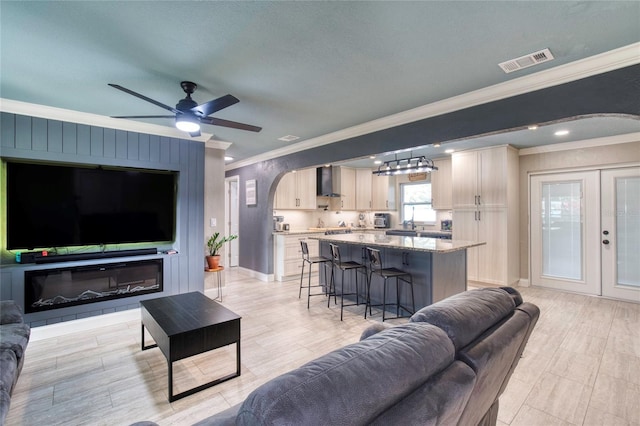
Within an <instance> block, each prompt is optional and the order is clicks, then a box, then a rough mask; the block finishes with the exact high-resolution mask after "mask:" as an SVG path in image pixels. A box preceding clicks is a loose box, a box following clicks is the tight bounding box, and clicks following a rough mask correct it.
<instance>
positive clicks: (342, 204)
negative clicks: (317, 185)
mask: <svg viewBox="0 0 640 426" xmlns="http://www.w3.org/2000/svg"><path fill="white" fill-rule="evenodd" d="M333 173H334V180H333V182H334V185H335V187H334V188H333V190H334V191H336V192H338V193H339V194H340V198H339V199H337V198H336V199H335V201H334V203H338V205H335V204H334V205H333V209H334V210H355V209H356V169H352V168H350V167H334V168H333Z"/></svg>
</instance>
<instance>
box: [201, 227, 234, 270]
mask: <svg viewBox="0 0 640 426" xmlns="http://www.w3.org/2000/svg"><path fill="white" fill-rule="evenodd" d="M236 238H238V236H237V235H229V236H228V237H224V236H223V237H221V236H220V233H219V232H216V233H215V234H213V235H212V236H211V237H209V240H208V241H207V249H208V250H209V255H208V256H207V257H206V258H207V265H208V267H209V269H216V268H217V267H218V266H219V265H220V255H219V254H218V252H219V250H220V248H221V247H222V246H223V245H224V243H227V242H229V241H232V240H235V239H236Z"/></svg>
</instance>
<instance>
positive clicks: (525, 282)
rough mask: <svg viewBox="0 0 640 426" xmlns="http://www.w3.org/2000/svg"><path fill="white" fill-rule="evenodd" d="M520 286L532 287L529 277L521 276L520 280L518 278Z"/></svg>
mask: <svg viewBox="0 0 640 426" xmlns="http://www.w3.org/2000/svg"><path fill="white" fill-rule="evenodd" d="M518 286H519V287H531V284H530V283H529V279H528V278H520V280H518Z"/></svg>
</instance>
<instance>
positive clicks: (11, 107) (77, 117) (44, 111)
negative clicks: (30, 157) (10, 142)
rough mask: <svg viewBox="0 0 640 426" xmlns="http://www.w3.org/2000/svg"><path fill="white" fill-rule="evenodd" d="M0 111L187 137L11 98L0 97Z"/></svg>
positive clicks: (203, 139) (205, 136)
mask: <svg viewBox="0 0 640 426" xmlns="http://www.w3.org/2000/svg"><path fill="white" fill-rule="evenodd" d="M0 111H2V112H8V113H12V114H18V115H27V116H31V117H39V118H46V119H48V120H58V121H66V122H70V123H77V124H86V125H87V126H98V127H106V128H108V129H117V130H125V131H128V132H138V133H146V134H150V135H158V136H166V137H170V138H177V139H187V138H186V137H185V133H184V132H181V131H180V130H178V129H175V128H172V127H167V126H160V125H157V124H150V123H142V122H139V121H132V120H125V119H122V118H111V117H106V116H104V115H98V114H90V113H87V112H80V111H73V110H70V109H63V108H55V107H51V106H46V105H38V104H31V103H27V102H21V101H15V100H13V99H4V98H0ZM212 136H213V135H212V134H210V133H202V134H201V135H200V136H198V137H195V138H191V137H189V138H188V139H189V140H193V141H198V142H206V141H207V140H208V139H210V138H211V137H212Z"/></svg>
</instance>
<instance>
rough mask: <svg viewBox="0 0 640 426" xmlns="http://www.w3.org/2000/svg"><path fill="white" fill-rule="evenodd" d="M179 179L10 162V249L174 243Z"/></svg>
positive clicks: (122, 170) (141, 172)
mask: <svg viewBox="0 0 640 426" xmlns="http://www.w3.org/2000/svg"><path fill="white" fill-rule="evenodd" d="M176 175H177V173H172V172H164V171H154V170H141V169H125V168H106V167H104V168H103V167H83V166H67V165H48V164H47V165H45V164H28V163H20V162H7V179H6V182H7V188H6V190H7V191H6V194H7V216H6V217H7V228H6V229H7V249H9V250H15V249H34V248H54V247H67V246H85V245H101V244H105V245H106V244H123V243H147V242H166V241H173V240H174V236H175V222H176Z"/></svg>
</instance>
